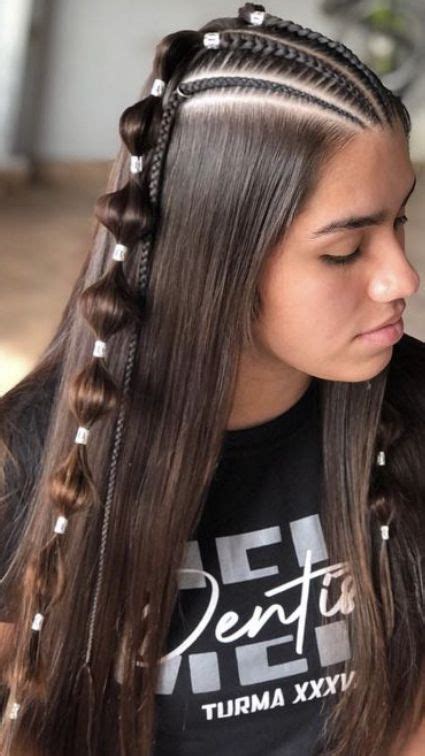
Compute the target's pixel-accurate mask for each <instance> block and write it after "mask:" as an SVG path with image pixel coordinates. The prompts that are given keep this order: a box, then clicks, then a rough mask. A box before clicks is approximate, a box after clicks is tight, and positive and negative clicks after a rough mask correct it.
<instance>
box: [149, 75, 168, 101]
mask: <svg viewBox="0 0 425 756" xmlns="http://www.w3.org/2000/svg"><path fill="white" fill-rule="evenodd" d="M164 89H165V81H163V80H162V79H155V80H154V82H153V84H152V89H151V95H153V96H154V97H161V95H162V94H163V92H164Z"/></svg>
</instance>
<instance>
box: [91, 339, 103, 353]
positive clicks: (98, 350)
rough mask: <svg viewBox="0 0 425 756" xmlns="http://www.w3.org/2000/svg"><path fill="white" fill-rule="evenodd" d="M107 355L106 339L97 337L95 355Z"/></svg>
mask: <svg viewBox="0 0 425 756" xmlns="http://www.w3.org/2000/svg"><path fill="white" fill-rule="evenodd" d="M105 355H106V341H101V340H100V339H96V341H95V342H94V347H93V357H105Z"/></svg>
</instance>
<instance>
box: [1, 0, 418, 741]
mask: <svg viewBox="0 0 425 756" xmlns="http://www.w3.org/2000/svg"><path fill="white" fill-rule="evenodd" d="M238 18H239V21H240V22H241V23H245V24H246V30H245V29H230V30H224V31H223V30H220V31H217V32H214V31H210V32H206V33H203V32H196V31H182V32H176V33H175V34H170V35H168V36H167V37H165V38H164V40H162V42H161V43H160V44H159V45H158V47H157V53H156V56H155V60H154V65H153V73H154V81H153V84H152V88H151V92H150V94H149V95H148V96H147V97H145V98H144V99H142V100H141V101H139V102H136V103H135V104H134V105H132V106H130V107H128V108H127V109H126V110H125V111H124V112H123V114H122V116H121V118H120V123H119V131H120V135H121V138H122V140H123V142H124V144H125V145H126V147H127V148H128V150H129V152H130V160H129V180H128V182H127V184H126V185H125V186H124V187H123V188H122V189H119V190H117V191H115V192H112V193H110V194H105V195H103V196H102V197H100V198H99V200H98V203H97V206H96V216H97V217H98V219H99V220H100V221H101V222H102V223H103V224H104V225H105V227H106V228H107V229H108V230H109V231H110V232H111V234H113V236H114V237H115V239H116V243H115V246H114V249H113V252H112V256H111V259H112V262H111V265H110V267H109V268H108V270H107V271H106V272H105V273H104V275H103V276H102V277H101V278H100V280H99V281H97V282H96V283H94V284H93V285H91V286H90V287H88V288H87V289H86V290H85V291H84V292H83V293H82V294H81V296H80V307H81V311H82V314H83V316H84V318H85V319H86V320H87V322H88V323H89V325H90V327H91V328H92V330H93V332H94V335H95V342H94V348H93V353H92V357H93V359H92V361H91V362H90V363H89V364H88V365H87V366H86V367H85V368H84V369H83V370H82V371H80V373H79V374H78V375H77V376H76V377H75V378H74V379H73V381H72V384H71V386H70V389H69V404H70V409H71V412H72V413H73V415H74V416H75V419H76V421H77V423H78V428H77V432H76V435H75V438H74V446H73V447H72V449H71V451H70V452H69V454H68V456H67V457H66V458H65V460H64V461H63V462H62V464H61V465H60V466H59V468H58V469H57V470H56V472H55V473H54V475H53V476H52V478H51V488H50V492H51V499H52V502H53V509H54V515H55V517H54V521H53V522H52V533H51V536H50V538H49V539H48V541H47V543H46V544H45V546H44V548H43V549H42V550H41V553H40V555H39V558H38V560H37V562H36V563H32V564H31V565H29V567H28V574H27V576H26V581H25V585H27V586H30V591H31V596H32V599H33V600H32V605H33V608H34V610H33V612H32V614H31V617H30V618H29V619H30V627H31V631H30V634H29V640H28V647H27V649H28V654H27V658H26V659H22V658H19V659H17V660H16V664H15V665H14V667H13V670H12V673H11V674H10V676H9V677H10V696H9V701H8V706H7V711H8V716H9V719H10V720H13V719H16V718H17V717H18V715H19V711H20V706H21V705H20V701H21V698H22V697H24V696H25V695H26V693H27V692H29V691H33V692H35V693H36V694H38V695H41V696H42V692H43V684H42V680H43V675H44V670H45V664H46V663H47V662H46V661H45V660H44V658H43V654H42V648H41V639H42V629H43V627H44V625H45V622H46V621H48V613H49V610H50V609H51V608H52V606H54V605H55V603H57V602H58V601H59V600H60V598H61V596H62V594H63V590H64V586H65V569H64V541H65V536H66V532H67V529H68V526H69V521H70V519H71V518H72V517H73V516H74V515H75V514H76V513H77V512H79V511H81V510H83V509H87V507H89V506H92V505H93V506H94V505H95V506H100V505H101V502H100V501H99V496H98V493H97V491H96V487H95V485H94V481H93V477H92V474H91V471H90V469H89V466H88V462H87V450H86V446H87V443H88V442H89V437H90V429H91V427H92V425H93V424H94V423H95V422H96V421H97V420H99V419H100V418H102V417H103V416H104V415H105V414H107V413H109V412H111V411H113V410H115V409H116V408H117V407H118V406H119V411H118V418H117V423H116V426H115V433H114V440H113V447H112V453H111V464H110V474H109V479H108V484H107V493H106V499H105V504H104V506H103V522H102V530H101V535H100V546H99V561H98V566H97V576H96V582H95V590H94V594H93V600H92V605H91V611H90V617H89V623H88V636H87V645H86V654H85V659H84V663H83V665H82V667H81V674H82V676H83V677H84V678H85V682H86V683H87V685H88V691H89V697H90V700H91V702H92V704H93V699H92V696H93V685H92V679H91V671H90V660H91V652H92V644H93V638H94V629H95V622H96V610H97V604H98V598H99V594H100V590H101V585H102V574H103V567H104V558H105V552H106V543H107V537H108V528H109V515H110V505H111V501H112V496H113V491H114V486H115V479H116V469H117V463H118V458H119V452H120V448H121V444H122V438H123V431H124V423H125V412H126V398H127V395H128V391H129V386H130V381H131V376H132V370H133V366H134V359H135V354H136V347H137V341H138V330H139V328H140V326H141V324H142V320H143V304H144V296H145V293H146V289H147V285H148V273H149V256H150V252H151V250H152V247H153V245H154V239H155V228H156V223H157V217H158V212H159V197H160V186H161V178H162V170H163V166H164V163H165V158H166V154H167V146H168V143H169V139H170V134H171V131H172V126H173V122H174V118H175V114H176V111H177V109H178V107H179V105H180V104H181V103H183V102H185V101H186V100H187V99H189V98H191V97H192V96H193V95H196V94H197V93H198V92H203V91H206V90H208V89H215V88H220V89H223V88H230V87H235V86H238V87H240V86H243V87H246V88H249V89H253V90H259V91H267V92H270V94H273V93H284V94H286V95H287V96H288V97H289V98H290V99H292V98H294V99H296V100H299V101H301V102H305V103H307V104H312V105H315V106H317V107H319V108H321V109H323V110H325V111H330V112H332V113H334V114H335V115H337V116H339V117H342V118H344V119H346V120H348V121H350V122H351V123H354V124H356V125H357V126H359V127H360V128H365V127H366V126H367V123H366V122H365V121H363V120H362V119H361V118H359V117H358V116H356V115H354V113H352V112H351V111H349V110H346V109H344V108H341V107H339V106H337V105H335V104H334V103H332V102H328V101H326V100H324V99H322V98H320V97H318V96H316V95H312V94H310V93H308V92H305V91H303V90H300V89H297V88H295V87H292V86H289V85H287V84H281V83H278V82H274V81H270V80H269V79H261V78H252V77H244V76H213V77H210V78H205V79H199V80H197V79H194V80H191V81H188V82H183V81H181V82H180V84H179V85H178V86H177V88H176V89H175V91H174V92H171V93H167V84H168V82H169V81H170V79H171V77H172V76H173V77H176V72H177V74H178V73H179V72H182V73H183V72H184V71H185V70H186V68H187V66H188V63H189V62H191V63H193V62H194V61H197V60H198V59H199V58H200V57H203V56H210V55H211V54H214V53H211V51H214V50H223V51H228V50H232V51H233V50H235V51H240V52H241V53H247V54H248V55H253V56H256V55H264V56H275V57H283V58H285V59H287V60H289V61H292V62H293V65H294V66H295V65H299V66H302V67H303V68H311V69H312V70H314V71H315V72H316V73H318V74H320V75H321V76H322V77H325V78H328V79H329V80H330V81H331V82H332V87H334V86H335V87H341V88H343V89H344V90H345V91H346V92H347V91H348V92H349V93H350V95H351V97H352V102H353V103H354V104H355V105H356V107H357V108H358V110H359V112H360V113H362V114H363V115H364V116H365V119H366V121H368V122H372V123H382V113H383V118H384V119H387V120H388V119H390V118H391V115H392V113H393V110H392V108H391V98H386V97H385V95H384V94H383V85H382V82H380V81H379V79H377V77H375V76H374V75H373V74H372V73H371V72H370V71H369V69H367V68H366V67H365V66H364V65H363V64H362V63H361V61H360V60H359V59H358V58H357V57H356V56H355V55H354V54H353V53H352V52H351V51H349V50H348V49H347V48H345V47H344V45H342V44H341V43H336V42H334V41H333V40H329V39H328V38H326V37H324V36H323V35H321V34H319V33H317V32H312V31H311V30H309V29H306V28H303V27H301V26H299V25H298V24H294V23H293V22H291V21H283V20H282V19H278V18H276V17H274V16H270V15H269V14H267V13H266V12H265V9H264V7H263V6H261V5H254V4H251V3H247V4H245V6H243V7H242V8H240V9H239V16H238ZM207 26H208V25H207ZM260 27H261V32H260V31H259V30H260ZM205 28H207V27H204V29H205ZM274 31H277V32H282V31H284V32H285V33H286V34H288V37H289V38H291V37H292V38H296V41H299V42H300V43H302V42H303V41H304V40H305V41H308V43H309V47H313V48H314V49H316V50H318V51H319V50H320V53H321V54H324V55H328V56H329V57H330V58H332V59H333V60H336V61H337V62H338V63H339V64H341V59H342V61H343V62H344V64H345V65H346V67H347V68H348V69H351V70H353V72H355V73H356V75H357V77H358V78H360V79H361V80H362V81H363V82H364V84H365V85H366V86H367V89H368V90H369V88H372V90H373V92H374V94H375V95H376V103H377V104H379V106H381V113H380V112H379V111H378V110H377V109H376V107H375V104H376V103H375V104H374V103H372V102H371V101H369V100H368V99H367V98H366V97H365V95H364V93H363V92H362V91H360V90H359V89H358V87H356V86H355V84H354V83H353V82H352V81H350V80H349V78H348V77H347V76H346V75H345V74H343V73H341V72H339V71H338V69H337V68H335V67H333V66H331V65H330V64H326V66H325V65H324V64H323V61H322V60H320V59H319V58H316V57H315V56H314V55H312V54H309V53H308V52H306V51H303V50H300V49H299V48H297V47H295V46H293V45H292V44H291V41H290V40H288V41H285V42H282V41H280V40H279V39H277V38H276V37H275V38H273V37H270V36H267V35H269V34H270V33H273V32H274ZM167 94H168V97H167V98H166V97H165V95H167ZM391 96H392V98H394V97H395V95H393V94H392V95H391ZM165 100H166V103H165ZM403 112H405V113H406V115H405V118H406V122H407V120H408V114H407V111H403ZM137 245H139V247H140V259H139V263H138V272H137V279H136V285H135V286H133V285H132V284H131V283H129V282H128V281H127V279H126V277H125V275H124V271H123V264H124V263H125V262H126V261H127V260H128V257H129V256H130V257H131V250H132V248H134V247H135V246H137ZM127 326H131V327H132V330H133V333H132V335H131V339H130V343H129V351H128V358H127V363H126V367H125V373H124V380H123V385H122V387H121V388H118V386H117V384H116V382H115V380H114V378H113V376H112V375H111V374H110V373H109V371H108V369H107V365H106V357H107V351H108V345H107V342H108V339H109V338H110V337H111V336H113V335H114V334H115V333H117V332H118V331H119V330H120V329H123V328H126V327H127ZM89 389H90V390H89ZM87 397H91V400H88V398H87ZM384 465H385V452H384V451H383V450H381V451H379V453H378V456H377V466H379V467H382V466H384ZM376 480H377V481H380V483H379V485H378V484H377V487H376V490H375V491H374V492H372V493H374V499H372V506H371V512H372V513H373V514H374V515H375V517H376V518H377V519H378V521H379V522H380V523H381V525H380V532H381V540H382V549H381V556H380V570H381V574H382V575H385V577H386V579H387V580H389V575H390V572H389V564H388V554H387V542H388V536H389V529H388V528H389V523H390V521H391V520H392V519H393V517H394V511H393V508H391V507H390V508H388V505H387V504H386V497H385V495H383V491H385V477H383V476H381V478H379V476H377V478H376ZM382 523H384V524H382ZM390 610H391V608H390ZM390 631H391V627H390V626H389V628H388V632H390ZM88 732H90V723H89V726H88ZM89 741H90V737H89V736H88V742H89Z"/></svg>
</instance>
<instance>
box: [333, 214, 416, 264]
mask: <svg viewBox="0 0 425 756" xmlns="http://www.w3.org/2000/svg"><path fill="white" fill-rule="evenodd" d="M408 220H409V219H408V217H407V215H400V217H399V218H396V223H397V221H399V223H401V225H402V226H404V224H405V223H407V221H408ZM358 257H360V247H358V248H357V249H355V250H354V252H352V253H351V254H350V255H344V256H342V257H338V256H336V255H323V260H324V262H325V264H326V265H350V263H352V262H354V261H355V260H357V258H358Z"/></svg>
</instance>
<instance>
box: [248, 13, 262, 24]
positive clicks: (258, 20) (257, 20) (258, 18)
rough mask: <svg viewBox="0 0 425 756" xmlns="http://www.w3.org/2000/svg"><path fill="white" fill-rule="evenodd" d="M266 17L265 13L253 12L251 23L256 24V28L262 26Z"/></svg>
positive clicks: (250, 15) (250, 17) (250, 18)
mask: <svg viewBox="0 0 425 756" xmlns="http://www.w3.org/2000/svg"><path fill="white" fill-rule="evenodd" d="M265 15H266V14H265V12H264V11H253V12H252V13H250V14H249V23H250V24H254V25H255V26H261V24H262V23H263V21H264V16H265Z"/></svg>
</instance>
